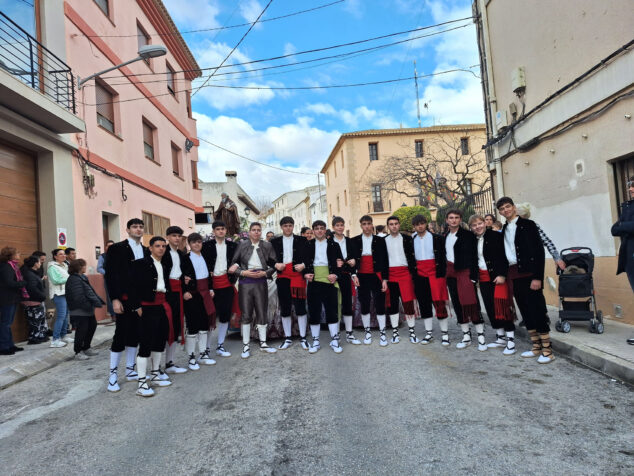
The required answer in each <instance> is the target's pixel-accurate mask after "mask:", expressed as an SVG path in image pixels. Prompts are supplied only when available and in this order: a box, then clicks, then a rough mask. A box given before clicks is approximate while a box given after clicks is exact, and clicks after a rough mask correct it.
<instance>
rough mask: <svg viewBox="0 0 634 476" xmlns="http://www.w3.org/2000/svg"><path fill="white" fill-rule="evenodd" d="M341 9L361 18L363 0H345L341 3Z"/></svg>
mask: <svg viewBox="0 0 634 476" xmlns="http://www.w3.org/2000/svg"><path fill="white" fill-rule="evenodd" d="M343 5H344V6H343V9H344V10H346V11H347V12H348V13H351V14H352V16H354V17H356V18H361V17H362V16H363V12H364V10H365V9H364V5H363V0H347V1H346V2H345V3H344V4H343Z"/></svg>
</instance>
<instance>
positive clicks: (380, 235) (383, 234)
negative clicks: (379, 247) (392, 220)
mask: <svg viewBox="0 0 634 476" xmlns="http://www.w3.org/2000/svg"><path fill="white" fill-rule="evenodd" d="M376 236H379V237H381V238H385V237H386V236H387V233H382V232H381V233H377V234H376Z"/></svg>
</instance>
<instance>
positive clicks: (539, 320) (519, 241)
mask: <svg viewBox="0 0 634 476" xmlns="http://www.w3.org/2000/svg"><path fill="white" fill-rule="evenodd" d="M495 205H496V207H497V209H498V211H499V212H500V214H501V215H502V216H503V217H504V218H506V223H505V224H504V227H503V228H502V233H503V234H504V251H505V254H506V258H507V259H508V262H509V270H508V280H509V281H510V284H511V287H512V289H513V296H515V301H516V302H517V307H518V308H519V310H520V313H522V318H523V319H524V323H525V324H526V330H527V331H528V335H529V337H530V339H531V343H532V349H531V350H528V351H526V352H523V353H522V354H521V356H522V357H525V358H531V357H537V362H538V363H540V364H548V363H550V362H552V361H553V360H554V358H555V356H554V355H553V351H552V348H551V343H550V327H549V325H548V310H547V309H546V299H545V298H544V291H543V289H544V266H545V254H544V245H543V243H542V240H541V237H540V236H539V231H538V229H537V225H535V222H534V221H532V220H528V219H526V218H522V217H520V216H518V215H517V209H516V208H515V203H513V200H512V199H511V198H509V197H502V198H500V199H499V200H498V201H497V203H496V204H495Z"/></svg>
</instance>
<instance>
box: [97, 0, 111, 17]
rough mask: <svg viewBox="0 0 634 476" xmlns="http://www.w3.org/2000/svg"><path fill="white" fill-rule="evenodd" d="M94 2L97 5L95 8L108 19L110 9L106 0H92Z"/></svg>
mask: <svg viewBox="0 0 634 476" xmlns="http://www.w3.org/2000/svg"><path fill="white" fill-rule="evenodd" d="M94 1H95V3H96V4H97V6H98V7H99V9H100V10H101V11H102V12H103V13H104V15H106V16H107V17H109V16H110V8H109V5H108V0H94Z"/></svg>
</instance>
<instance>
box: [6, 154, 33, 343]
mask: <svg viewBox="0 0 634 476" xmlns="http://www.w3.org/2000/svg"><path fill="white" fill-rule="evenodd" d="M35 178H36V174H35V158H34V157H33V156H32V155H29V154H28V153H26V152H23V151H20V150H17V149H15V148H13V147H11V146H9V145H7V144H4V143H2V142H0V248H2V247H5V246H13V247H15V248H17V249H18V251H19V252H20V253H21V255H22V258H26V257H27V256H29V255H30V254H31V253H32V252H33V251H35V250H37V249H38V248H39V229H38V217H37V188H36V181H35ZM13 334H14V339H15V340H16V341H20V340H23V339H25V338H26V337H27V330H26V320H25V319H24V318H23V317H22V309H19V310H18V315H17V316H16V319H15V321H14V323H13Z"/></svg>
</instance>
